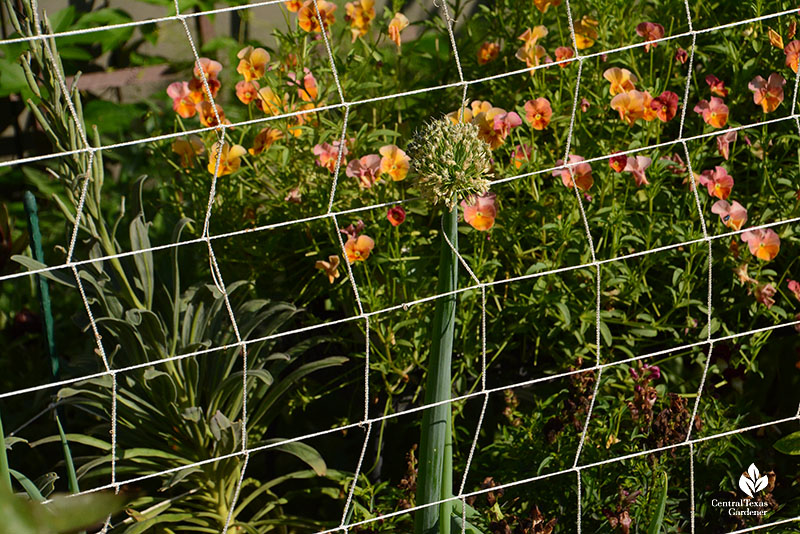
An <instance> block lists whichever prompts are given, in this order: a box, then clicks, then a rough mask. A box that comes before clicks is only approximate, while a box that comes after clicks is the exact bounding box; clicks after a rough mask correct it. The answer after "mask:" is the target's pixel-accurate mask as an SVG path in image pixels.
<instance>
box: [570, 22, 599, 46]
mask: <svg viewBox="0 0 800 534" xmlns="http://www.w3.org/2000/svg"><path fill="white" fill-rule="evenodd" d="M599 24H600V23H599V22H598V21H596V20H594V19H591V18H589V17H588V16H586V15H584V16H583V18H582V19H581V20H579V21H578V22H577V23H576V24H575V45H576V46H577V47H578V50H585V49H586V48H589V47H591V46H592V45H593V44H594V42H595V40H596V39H597V37H598V34H597V30H595V28H596V27H597V26H598V25H599Z"/></svg>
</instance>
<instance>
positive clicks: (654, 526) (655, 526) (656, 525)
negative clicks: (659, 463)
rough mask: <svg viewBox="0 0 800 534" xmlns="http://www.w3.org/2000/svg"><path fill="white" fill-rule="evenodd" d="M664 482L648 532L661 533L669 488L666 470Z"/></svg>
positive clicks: (649, 533) (648, 533)
mask: <svg viewBox="0 0 800 534" xmlns="http://www.w3.org/2000/svg"><path fill="white" fill-rule="evenodd" d="M663 474H664V479H663V480H664V482H663V484H661V491H660V492H659V494H658V496H657V497H656V498H657V499H658V500H657V501H656V510H655V513H654V514H653V517H652V519H651V520H650V526H648V527H647V534H659V533H660V532H661V524H662V523H663V522H664V510H665V509H666V507H667V490H668V489H669V481H668V479H667V473H666V472H664V473H663Z"/></svg>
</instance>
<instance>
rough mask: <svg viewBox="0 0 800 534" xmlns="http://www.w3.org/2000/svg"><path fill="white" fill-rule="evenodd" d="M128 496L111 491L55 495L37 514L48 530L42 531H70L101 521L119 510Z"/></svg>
mask: <svg viewBox="0 0 800 534" xmlns="http://www.w3.org/2000/svg"><path fill="white" fill-rule="evenodd" d="M127 500H128V498H127V497H125V496H124V495H114V494H113V493H108V492H106V493H90V494H88V495H77V496H74V497H56V498H55V499H53V500H52V501H50V502H49V503H48V504H46V505H43V506H42V508H43V510H42V511H43V513H42V514H41V515H39V514H37V516H39V517H40V518H41V521H42V522H43V523H44V525H47V528H48V529H49V530H45V531H43V532H72V531H75V530H80V529H83V528H88V527H91V526H93V525H96V524H98V523H101V522H103V521H104V520H105V518H106V517H108V516H109V515H110V514H113V513H115V512H117V511H118V510H120V509H121V508H122V507H123V506H124V505H125V503H126V502H127Z"/></svg>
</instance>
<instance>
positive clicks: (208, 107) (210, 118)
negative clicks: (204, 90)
mask: <svg viewBox="0 0 800 534" xmlns="http://www.w3.org/2000/svg"><path fill="white" fill-rule="evenodd" d="M195 105H196V106H197V116H198V117H199V118H200V123H201V124H202V125H203V126H206V127H208V128H216V127H217V126H219V125H220V124H230V123H231V122H230V121H229V120H228V119H226V118H225V111H223V110H222V106H220V105H219V104H213V105H212V104H211V102H208V101H206V100H203V101H202V102H200V103H199V104H195ZM215 107H216V110H217V111H216V113H214V108H215ZM218 119H219V120H218Z"/></svg>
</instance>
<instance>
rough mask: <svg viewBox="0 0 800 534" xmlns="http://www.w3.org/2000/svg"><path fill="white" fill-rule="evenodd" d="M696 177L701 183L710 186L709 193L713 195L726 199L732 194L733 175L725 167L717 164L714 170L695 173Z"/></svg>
mask: <svg viewBox="0 0 800 534" xmlns="http://www.w3.org/2000/svg"><path fill="white" fill-rule="evenodd" d="M694 177H695V178H696V179H697V181H698V182H699V183H700V185H704V186H706V187H707V188H708V194H709V195H711V196H712V197H716V198H719V199H721V200H725V199H726V198H728V196H729V195H730V194H731V189H733V177H731V175H730V174H728V171H726V170H725V167H720V166H719V165H717V166H716V167H714V169H713V170H707V171H703V172H702V173H701V174H695V175H694Z"/></svg>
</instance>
